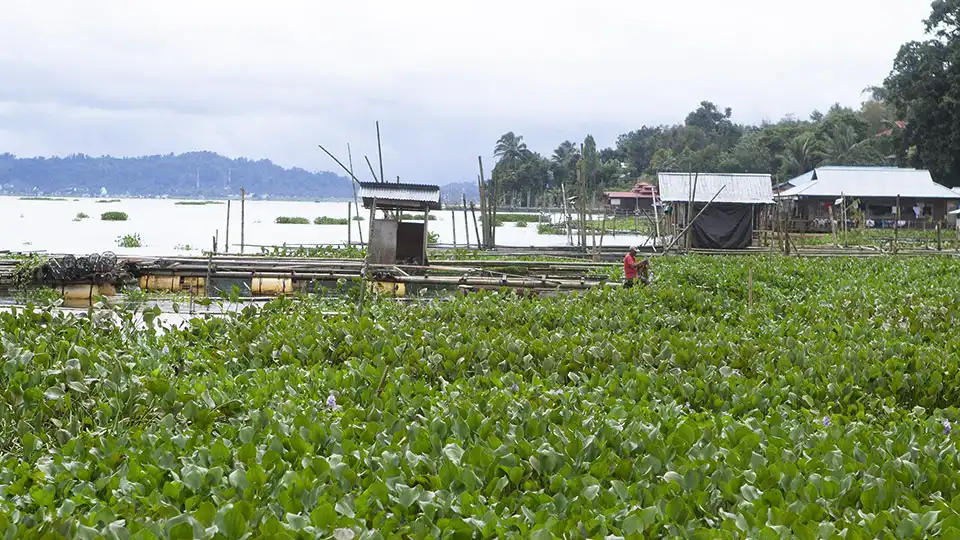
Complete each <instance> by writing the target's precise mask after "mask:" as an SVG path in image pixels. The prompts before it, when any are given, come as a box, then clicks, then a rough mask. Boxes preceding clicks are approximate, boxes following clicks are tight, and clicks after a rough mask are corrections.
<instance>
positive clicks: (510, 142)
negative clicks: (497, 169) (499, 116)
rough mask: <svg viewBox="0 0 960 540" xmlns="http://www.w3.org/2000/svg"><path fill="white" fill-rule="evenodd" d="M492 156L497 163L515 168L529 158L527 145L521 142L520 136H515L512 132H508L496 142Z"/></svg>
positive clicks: (521, 137)
mask: <svg viewBox="0 0 960 540" xmlns="http://www.w3.org/2000/svg"><path fill="white" fill-rule="evenodd" d="M493 155H494V156H495V157H496V158H497V162H498V163H504V164H505V165H506V166H508V167H510V168H516V167H518V166H520V164H521V163H523V162H524V160H526V159H527V158H528V157H529V156H530V150H528V149H527V143H525V142H523V136H522V135H516V134H514V133H513V132H512V131H508V132H506V133H504V134H503V135H501V136H500V138H499V139H498V140H497V145H496V146H495V147H494V149H493Z"/></svg>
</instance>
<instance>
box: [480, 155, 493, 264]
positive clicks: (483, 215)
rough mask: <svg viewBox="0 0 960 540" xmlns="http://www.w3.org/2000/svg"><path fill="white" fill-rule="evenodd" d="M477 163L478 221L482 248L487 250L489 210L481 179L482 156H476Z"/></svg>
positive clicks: (488, 241) (488, 243) (488, 245)
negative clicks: (481, 227)
mask: <svg viewBox="0 0 960 540" xmlns="http://www.w3.org/2000/svg"><path fill="white" fill-rule="evenodd" d="M477 163H478V164H479V165H480V176H479V183H480V221H481V222H482V223H481V224H482V225H483V247H484V248H488V247H490V219H489V214H490V210H489V208H488V202H489V201H487V189H486V186H485V185H484V184H485V181H484V177H483V157H482V156H477Z"/></svg>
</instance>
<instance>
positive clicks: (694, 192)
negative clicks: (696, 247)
mask: <svg viewBox="0 0 960 540" xmlns="http://www.w3.org/2000/svg"><path fill="white" fill-rule="evenodd" d="M698 180H700V173H699V172H697V173H694V175H693V189H692V190H691V192H690V207H689V208H688V209H687V219H688V220H689V219H690V215H691V214H692V213H693V205H694V204H695V203H696V202H697V181H698ZM685 226H686V227H687V229H688V230H687V238H686V241H687V252H689V251H690V249H691V248H692V247H693V235H691V234H690V230H689V228H690V222H687V224H686V225H685Z"/></svg>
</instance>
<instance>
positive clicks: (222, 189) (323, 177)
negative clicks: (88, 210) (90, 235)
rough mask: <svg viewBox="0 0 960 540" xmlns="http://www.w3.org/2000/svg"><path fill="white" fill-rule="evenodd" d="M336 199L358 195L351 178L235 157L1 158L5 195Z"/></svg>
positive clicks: (0, 184) (191, 154)
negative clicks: (244, 195) (242, 191)
mask: <svg viewBox="0 0 960 540" xmlns="http://www.w3.org/2000/svg"><path fill="white" fill-rule="evenodd" d="M241 187H244V188H246V190H247V193H248V194H250V195H251V196H252V197H255V198H265V199H320V198H325V199H331V198H348V197H352V196H353V190H352V189H351V187H350V180H349V179H348V178H345V177H342V176H338V175H336V174H334V173H331V172H326V171H319V172H310V171H307V170H305V169H300V168H293V169H285V168H283V167H281V166H279V165H276V164H274V163H273V162H271V161H270V160H267V159H261V160H258V161H252V160H249V159H246V158H238V159H230V158H228V157H224V156H221V155H219V154H216V153H214V152H189V153H186V154H179V155H174V154H167V155H162V156H160V155H157V156H143V157H135V158H115V157H109V156H104V157H91V156H87V155H83V154H75V155H71V156H67V157H62V158H61V157H52V158H43V157H38V158H18V157H16V156H14V155H13V154H0V194H5V195H72V196H84V195H89V196H102V195H110V196H120V197H122V196H128V197H159V196H169V197H191V198H193V197H203V198H222V197H228V196H230V197H238V196H239V195H240V188H241Z"/></svg>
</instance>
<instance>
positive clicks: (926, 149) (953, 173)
mask: <svg viewBox="0 0 960 540" xmlns="http://www.w3.org/2000/svg"><path fill="white" fill-rule="evenodd" d="M958 19H960V0H936V1H934V2H933V4H932V11H931V14H930V17H929V18H927V19H926V20H925V21H924V25H925V30H926V33H927V35H928V36H929V39H927V40H925V41H911V42H909V43H906V44H905V45H903V47H901V48H900V51H899V53H898V54H897V57H896V59H895V60H894V63H893V70H892V71H891V73H890V75H889V76H888V77H887V78H886V80H885V81H884V83H883V90H882V92H880V97H883V98H885V99H886V100H887V101H888V102H889V103H891V104H892V105H893V106H894V108H895V110H896V112H897V114H898V116H899V117H900V119H902V120H904V121H906V123H907V124H906V125H907V127H906V130H905V132H904V133H903V137H904V143H905V145H911V146H916V152H914V153H912V157H910V158H907V159H908V160H909V162H908V163H906V164H909V165H913V166H921V167H925V168H927V169H929V170H930V171H931V173H932V174H933V175H934V178H935V179H937V180H939V181H940V182H942V183H945V184H947V185H950V186H957V185H960V22H958ZM902 155H909V154H907V153H906V152H903V153H902Z"/></svg>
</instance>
